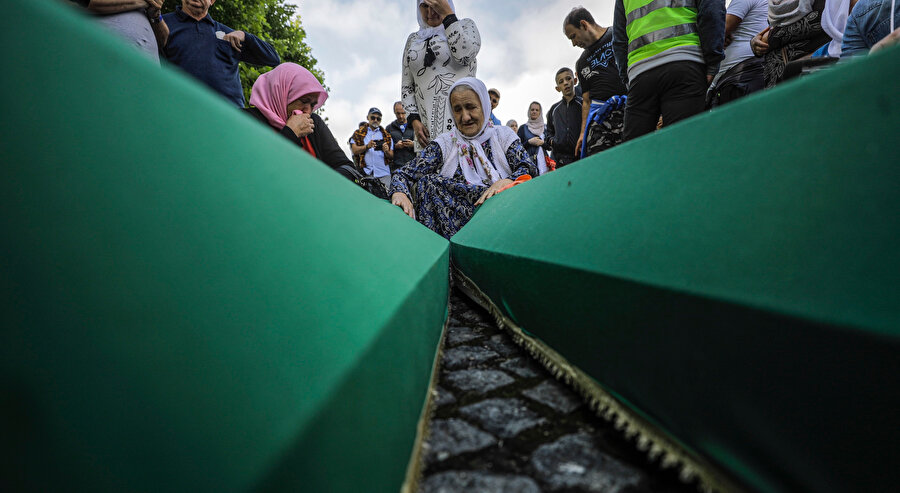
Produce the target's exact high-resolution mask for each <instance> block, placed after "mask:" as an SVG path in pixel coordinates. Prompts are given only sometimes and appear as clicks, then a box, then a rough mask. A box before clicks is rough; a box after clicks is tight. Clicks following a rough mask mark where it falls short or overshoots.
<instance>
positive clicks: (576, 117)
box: [544, 96, 581, 165]
mask: <svg viewBox="0 0 900 493" xmlns="http://www.w3.org/2000/svg"><path fill="white" fill-rule="evenodd" d="M544 133H545V134H546V137H547V138H546V139H544V140H545V141H547V142H549V143H550V148H551V149H553V153H552V154H551V155H552V157H553V159H554V160H555V161H556V163H557V164H558V165H566V164H569V163H571V162H572V161H576V160H577V159H576V158H575V144H576V143H578V136H579V135H581V98H580V97H578V96H575V97H574V98H572V100H571V101H569V102H568V103H566V100H565V99H562V100H560V101H558V102H557V103H556V104H554V105H553V106H552V107H550V111H548V112H547V128H546V130H544Z"/></svg>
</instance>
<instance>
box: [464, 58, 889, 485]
mask: <svg viewBox="0 0 900 493" xmlns="http://www.w3.org/2000/svg"><path fill="white" fill-rule="evenodd" d="M898 81H900V49H897V48H895V49H892V50H890V51H888V52H886V53H882V54H877V55H873V56H871V57H869V58H866V59H863V60H859V61H853V62H851V63H847V64H845V65H842V66H839V67H837V68H834V69H833V70H830V71H827V72H825V73H821V74H817V75H815V76H810V77H808V78H805V79H803V80H801V81H798V82H794V83H789V84H785V85H784V86H783V87H780V88H778V89H776V90H772V91H766V92H764V93H761V94H758V95H755V96H753V97H749V98H746V99H744V100H742V101H739V102H737V103H735V104H731V105H729V106H727V107H724V108H722V109H721V110H719V111H714V112H712V113H709V114H705V115H702V116H698V117H695V118H692V119H691V120H689V121H687V122H684V123H682V124H679V125H674V126H672V127H670V128H667V129H664V130H662V131H660V132H657V133H655V134H653V135H651V136H647V137H645V138H641V139H638V140H635V141H633V142H629V143H627V144H624V145H622V146H619V147H617V148H615V149H613V150H610V151H607V152H604V153H602V154H600V155H598V156H595V157H593V158H591V159H588V160H587V161H583V162H579V163H577V164H573V165H571V166H568V167H566V168H563V169H561V170H560V171H557V172H554V173H550V174H549V175H546V176H542V177H540V178H538V179H535V180H532V181H531V182H528V183H525V184H523V185H520V186H517V187H516V188H514V189H512V190H510V191H508V192H504V193H503V194H501V195H499V196H498V197H496V198H493V199H491V200H489V201H488V202H487V203H486V204H485V205H484V207H483V208H482V210H480V211H478V212H476V214H475V216H474V218H473V219H472V221H471V222H470V223H469V224H468V225H467V226H466V227H465V228H463V229H462V230H461V231H460V232H459V233H458V234H457V235H456V236H454V237H453V238H452V247H451V249H452V259H453V262H454V265H455V266H456V267H457V268H458V269H459V270H460V271H461V272H462V273H463V274H464V275H465V277H467V278H468V279H469V280H470V281H471V283H473V285H474V286H475V287H476V290H478V289H480V291H481V292H483V294H485V295H487V297H488V298H490V300H491V302H492V303H493V304H494V305H495V308H496V309H497V310H498V315H501V316H504V317H507V319H508V322H509V324H510V325H512V326H514V327H518V328H520V329H521V330H522V331H524V338H525V339H526V340H527V341H526V342H529V344H530V345H531V346H532V349H536V348H537V349H540V347H544V349H549V351H546V350H545V351H543V352H542V351H539V350H536V351H535V352H536V353H540V354H539V356H540V357H542V358H543V359H544V360H545V361H547V362H549V364H551V366H554V368H555V369H556V370H558V372H559V373H560V374H561V375H564V376H565V377H566V378H570V377H571V376H572V375H575V374H576V373H579V372H580V373H581V374H583V375H586V376H587V377H588V379H589V380H590V381H589V382H588V384H589V385H595V386H596V388H597V389H599V390H600V392H598V394H602V395H599V396H595V397H596V398H598V399H601V400H602V399H612V400H614V401H615V403H616V405H617V406H620V408H621V409H622V410H623V412H622V413H618V411H616V410H615V409H613V408H607V409H606V411H605V412H607V413H608V414H617V413H618V414H621V416H619V417H618V418H617V419H620V420H621V421H628V420H630V419H634V420H636V421H640V422H643V423H644V424H650V425H653V426H655V427H658V428H659V429H661V430H662V435H665V437H664V438H666V439H667V440H669V442H670V443H674V444H676V445H678V446H679V447H681V448H682V451H683V452H684V454H685V455H686V456H688V457H692V459H691V461H692V463H693V464H695V465H697V464H700V465H702V464H703V463H704V462H705V463H706V464H707V465H710V466H711V467H713V468H715V469H718V471H719V472H718V473H716V474H718V477H719V479H721V480H722V481H721V482H719V484H731V485H742V487H743V488H747V489H752V490H759V491H817V492H822V491H888V490H894V489H895V488H896V486H897V484H898V481H900V474H898V472H897V466H898V464H900V454H898V451H897V450H898V447H897V444H898V443H900V426H898V424H897V416H898V409H900V287H898V286H900V159H898V153H897V145H898V138H900V133H898V129H900V91H898ZM528 335H530V336H533V338H530V339H529V338H528ZM554 351H555V353H554ZM554 354H555V355H556V356H559V357H558V358H554ZM554 360H555V361H554ZM566 364H571V365H573V366H574V367H575V368H576V369H577V371H574V370H573V372H568V370H566V366H565V365H566ZM570 379H571V378H570ZM576 380H577V378H576ZM582 390H584V389H582ZM600 407H604V406H600ZM610 409H612V410H610ZM623 426H625V425H624V424H623ZM626 427H628V428H629V430H630V431H631V432H637V433H638V434H640V426H638V427H637V428H634V429H632V428H631V427H630V425H628V426H626ZM642 440H643V438H641V439H640V440H639V441H642ZM643 445H644V446H645V447H646V444H643ZM716 474H713V476H716ZM707 485H709V484H707Z"/></svg>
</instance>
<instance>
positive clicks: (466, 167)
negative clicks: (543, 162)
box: [434, 77, 519, 185]
mask: <svg viewBox="0 0 900 493" xmlns="http://www.w3.org/2000/svg"><path fill="white" fill-rule="evenodd" d="M459 86H466V87H468V88H469V89H472V90H473V91H474V92H475V94H477V95H478V99H479V100H480V101H481V109H482V111H484V122H483V123H482V125H481V130H479V132H478V133H477V134H476V135H474V136H472V137H466V136H465V135H463V134H462V132H460V130H459V128H457V126H456V125H457V123H456V121H455V120H454V121H453V125H452V127H451V128H450V130H449V131H447V132H444V133H442V134H441V135H439V136H438V137H437V138H436V139H434V141H435V142H437V143H438V145H440V146H441V153H442V155H443V158H444V166H443V167H441V175H443V176H445V177H447V178H453V175H454V174H456V170H457V168H461V169H462V173H463V176H465V177H466V181H467V182H469V183H470V184H472V185H491V184H493V183H494V182H496V181H497V180H501V179H503V178H509V177H510V176H511V175H512V169H511V168H510V167H509V163H508V162H507V160H506V150H507V149H509V146H510V145H512V143H513V141H515V140H517V139H518V138H519V137H518V136H517V135H516V133H515V132H513V130H512V129H511V128H509V127H507V126H505V125H499V126H494V124H493V123H491V99H490V97H489V96H488V91H487V87H486V86H485V85H484V82H481V81H480V80H478V79H476V78H474V77H464V78H462V79H459V80H458V81H456V83H455V84H453V86H452V87H451V88H450V92H449V94H451V95H452V94H453V90H454V89H456V88H457V87H459ZM450 99H451V98H450V97H448V98H447V113H448V114H450V115H452V114H453V108H452V107H451V105H450ZM487 141H490V143H491V144H490V145H491V153H492V154H493V157H494V160H493V162H492V161H491V160H489V159H488V158H487V154H485V152H484V149H483V148H482V147H481V145H482V144H483V143H485V142H487Z"/></svg>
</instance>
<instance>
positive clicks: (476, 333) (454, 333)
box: [447, 327, 484, 346]
mask: <svg viewBox="0 0 900 493" xmlns="http://www.w3.org/2000/svg"><path fill="white" fill-rule="evenodd" d="M483 336H484V330H483V329H481V328H480V327H447V344H448V345H450V346H456V345H458V344H462V343H464V342H469V341H472V340H474V339H478V338H479V337H483Z"/></svg>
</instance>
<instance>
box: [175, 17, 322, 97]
mask: <svg viewBox="0 0 900 493" xmlns="http://www.w3.org/2000/svg"><path fill="white" fill-rule="evenodd" d="M176 5H181V0H165V2H164V4H163V12H172V11H174V10H175V6H176ZM209 15H211V16H212V18H213V19H215V20H216V21H218V22H221V23H222V24H225V25H226V26H228V27H231V28H232V29H237V30H241V31H245V32H248V33H251V34H254V35H256V36H258V37H259V38H261V39H263V40H265V41H267V42H269V43H270V44H271V45H272V46H273V47H274V48H275V51H277V52H278V54H279V55H280V56H281V61H282V62H293V63H296V64H297V65H300V66H302V67H306V68H307V69H308V70H309V71H310V72H312V73H313V75H315V76H316V78H317V79H319V81H320V82H321V83H322V84H323V85H324V84H325V74H324V73H323V72H322V70H320V69H319V68H317V67H316V63H317V61H316V59H315V57H313V56H312V50H311V49H310V47H309V45H307V44H306V31H305V30H304V29H303V25H302V24H301V22H300V16H299V15H298V14H297V6H296V5H290V4H286V3H285V0H219V1H217V2H216V3H215V4H213V6H212V7H211V8H210V9H209ZM269 70H272V69H271V67H253V66H250V65H247V64H245V63H243V62H242V63H241V65H240V71H241V85H243V86H244V98H245V100H247V101H249V100H250V88H251V87H253V83H254V82H255V81H256V78H257V77H259V75H260V74H262V73H265V72H268V71H269Z"/></svg>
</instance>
